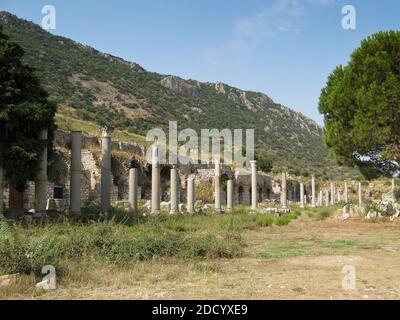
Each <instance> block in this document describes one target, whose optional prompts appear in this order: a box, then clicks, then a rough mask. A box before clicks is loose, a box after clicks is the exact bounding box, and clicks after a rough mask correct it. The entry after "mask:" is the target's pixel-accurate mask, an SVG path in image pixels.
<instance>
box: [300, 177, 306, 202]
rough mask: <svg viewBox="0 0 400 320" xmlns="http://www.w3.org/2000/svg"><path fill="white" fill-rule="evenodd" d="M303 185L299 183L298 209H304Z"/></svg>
mask: <svg viewBox="0 0 400 320" xmlns="http://www.w3.org/2000/svg"><path fill="white" fill-rule="evenodd" d="M304 207H305V205H304V183H303V182H301V183H300V208H304Z"/></svg>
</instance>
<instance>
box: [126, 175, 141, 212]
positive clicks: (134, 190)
mask: <svg viewBox="0 0 400 320" xmlns="http://www.w3.org/2000/svg"><path fill="white" fill-rule="evenodd" d="M138 185H139V175H138V169H137V168H130V169H129V190H128V201H129V211H131V212H137V210H138V198H139V197H138Z"/></svg>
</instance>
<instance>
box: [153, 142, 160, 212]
mask: <svg viewBox="0 0 400 320" xmlns="http://www.w3.org/2000/svg"><path fill="white" fill-rule="evenodd" d="M159 212H160V159H159V155H158V146H156V145H153V149H152V157H151V213H152V214H155V213H159Z"/></svg>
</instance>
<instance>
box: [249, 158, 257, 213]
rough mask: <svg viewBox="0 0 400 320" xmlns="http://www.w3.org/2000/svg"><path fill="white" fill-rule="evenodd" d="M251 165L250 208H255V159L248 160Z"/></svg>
mask: <svg viewBox="0 0 400 320" xmlns="http://www.w3.org/2000/svg"><path fill="white" fill-rule="evenodd" d="M250 165H251V210H257V161H250Z"/></svg>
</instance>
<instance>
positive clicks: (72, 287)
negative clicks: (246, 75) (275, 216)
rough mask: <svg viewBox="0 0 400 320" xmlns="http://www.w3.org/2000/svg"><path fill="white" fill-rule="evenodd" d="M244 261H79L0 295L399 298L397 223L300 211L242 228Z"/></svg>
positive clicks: (25, 280)
mask: <svg viewBox="0 0 400 320" xmlns="http://www.w3.org/2000/svg"><path fill="white" fill-rule="evenodd" d="M243 237H244V239H245V241H246V243H247V247H246V248H245V250H246V252H245V255H244V256H243V257H240V258H233V259H206V260H197V259H195V260H181V259H176V258H162V259H161V258H156V259H153V260H150V261H145V262H138V263H137V264H134V265H131V266H130V267H129V268H121V267H116V266H106V265H104V264H99V263H98V262H97V263H96V262H91V261H84V262H80V263H77V265H71V266H70V273H68V272H67V275H66V276H65V277H63V279H62V280H60V281H59V283H58V289H57V290H55V291H48V292H44V291H40V292H38V291H36V290H32V289H29V288H30V287H29V284H30V285H31V286H33V285H34V281H36V280H37V279H34V278H32V277H27V276H25V277H23V279H22V280H21V283H20V284H18V285H15V286H12V287H10V288H9V289H7V292H4V291H0V297H2V298H17V299H18V298H34V299H210V298H214V299H399V298H400V275H399V272H398V266H399V265H400V254H399V252H400V241H399V238H400V228H399V223H390V222H378V223H368V222H366V221H364V220H363V219H353V220H347V221H340V220H336V219H335V218H333V217H330V218H327V219H325V220H316V219H312V218H310V217H308V215H306V214H303V216H302V217H301V218H300V219H298V220H295V221H292V222H291V223H290V224H289V225H288V226H283V227H278V226H271V227H267V228H256V229H245V230H244V233H243ZM348 264H350V265H354V266H355V267H356V272H357V288H356V290H352V291H347V290H344V289H342V287H341V281H342V274H341V269H342V267H343V266H344V265H348Z"/></svg>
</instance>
